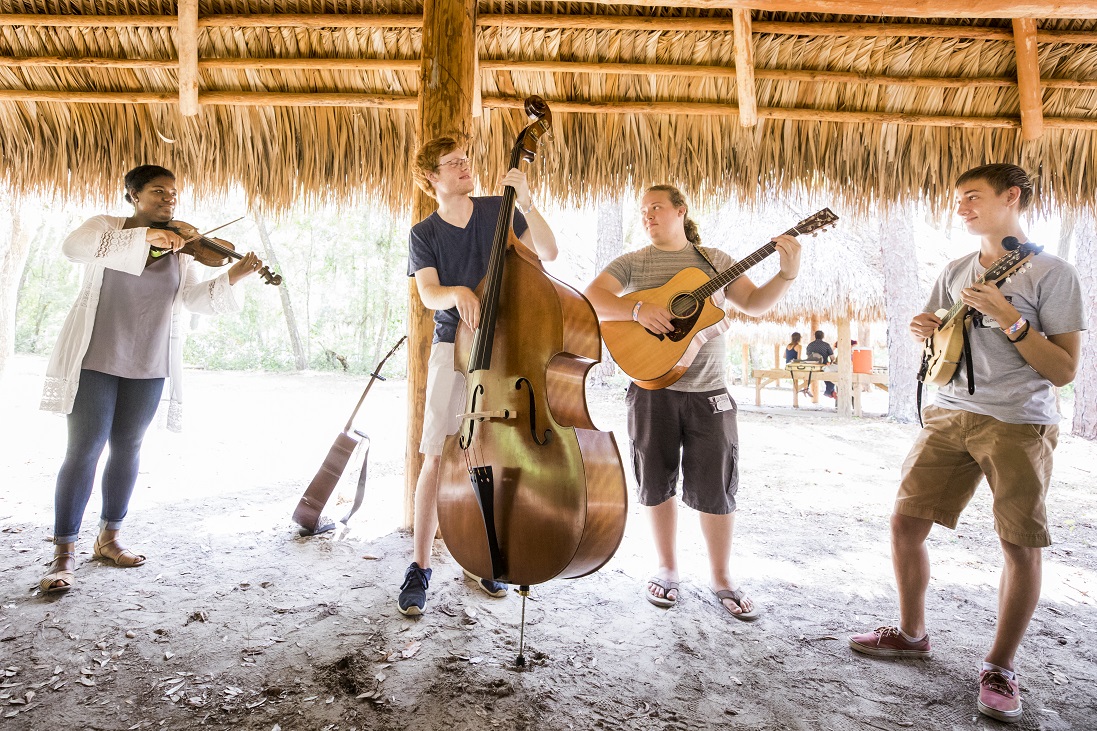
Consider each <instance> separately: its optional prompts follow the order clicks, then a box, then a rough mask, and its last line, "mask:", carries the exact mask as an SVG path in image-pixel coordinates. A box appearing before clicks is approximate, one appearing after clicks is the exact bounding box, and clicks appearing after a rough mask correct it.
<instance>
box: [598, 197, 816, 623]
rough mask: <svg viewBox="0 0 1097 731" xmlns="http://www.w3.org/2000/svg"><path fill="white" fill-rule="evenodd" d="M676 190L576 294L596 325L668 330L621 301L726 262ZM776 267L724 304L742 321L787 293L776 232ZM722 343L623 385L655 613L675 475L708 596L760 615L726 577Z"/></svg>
mask: <svg viewBox="0 0 1097 731" xmlns="http://www.w3.org/2000/svg"><path fill="white" fill-rule="evenodd" d="M688 210H689V209H688V208H687V207H686V201H685V198H684V197H683V195H682V193H681V192H680V191H679V190H678V189H677V188H674V187H672V186H669V185H656V186H654V187H652V188H649V189H648V191H647V192H646V193H645V194H644V197H643V200H642V201H641V203H640V216H641V217H642V219H643V223H644V229H645V230H646V231H647V234H648V236H649V237H650V239H651V244H652V245H651V246H647V247H644V248H643V249H640V250H638V251H634V252H632V253H629V254H625V255H624V256H621V257H618V258H617V259H615V260H613V261H612V262H610V264H609V266H607V267H606V269H605V271H603V272H602V273H601V274H599V275H598V276H597V277H596V278H595V279H594V281H593V282H591V284H590V286H588V287H587V290H586V292H585V294H586V296H587V299H589V300H590V303H591V304H592V305H593V306H594V310H595V312H597V313H598V319H599V320H602V321H627V320H634V321H636V322H639V323H640V324H641V325H643V326H644V327H645V328H647V329H648V330H649V331H651V332H653V333H669V332H672V331H673V330H674V325H673V323H672V318H673V317H674V316H673V315H672V314H671V313H670V311H668V310H667V308H666V307H663V306H662V305H660V304H659V303H657V302H643V301H633V300H630V299H626V298H623V297H621V295H623V294H626V293H629V292H635V291H637V290H645V289H650V288H653V287H660V286H662V285H663V284H665V283H667V282H669V281H670V280H671V279H672V278H673V277H674V276H675V275H676V274H678V273H679V272H681V271H682V270H684V269H686V268H687V267H695V268H698V269H703V270H706V271H711V272H712V273H713V274H716V273H717V272H722V271H724V270H725V269H727V268H728V267H730V266H731V265H732V264H733V262H732V260H731V257H729V256H728V255H727V254H725V253H724V252H722V251H720V250H719V249H713V248H708V247H705V248H704V249H703V250H702V249H701V246H700V244H701V237H700V234H699V233H698V231H697V225H696V224H695V223H694V222H693V221H692V220H691V219H690V218H689V216H688V215H687V214H688ZM773 240H774V241H775V242H776V248H777V251H778V252H779V253H780V257H781V268H780V270H779V271H778V272H777V274H775V275H774V276H773V278H771V279H770V280H769V281H768V282H766V283H765V284H762V285H760V286H757V285H755V284H754V283H753V282H751V281H750V279H748V278H747V277H745V276H740V277H739V278H737V279H735V280H733V281H732V282H731V283H730V284H728V285H727V286H726V287H724V289H723V293H724V294H725V295H726V296H727V299H728V300H730V301H731V303H732V304H734V305H735V306H736V307H738V308H739V309H740V310H742V311H743V312H745V313H746V314H748V315H752V316H755V317H757V316H758V315H761V314H763V313H764V312H766V311H767V310H769V309H770V308H771V307H773V305H775V304H776V303H777V301H778V300H779V299H781V297H782V296H783V295H784V294H785V292H786V291H787V290H788V288H789V285H790V283H791V282H792V280H793V279H795V278H796V275H797V273H798V272H799V270H800V243H799V242H798V241H797V240H796V239H795V238H793V237H792V236H789V235H781V236H777V237H776V238H774V239H773ZM725 359H726V355H725V337H724V336H723V335H720V336H718V337H716V338H713V339H712V340H709V341H708V342H706V343H705V344H704V345H702V346H701V348H700V350H698V351H697V357H696V358H694V360H693V362H692V364H691V365H690V366H689V368H688V369H687V370H686V372H685V374H684V375H683V376H682V377H681V379H679V380H677V381H676V382H674V383H673V384H671V385H669V386H667V387H665V388H658V389H655V390H650V387H649V388H640V387H638V386H637V385H636V384H635V383H633V384H631V385H630V386H629V390H628V396H627V397H626V403H627V405H628V431H629V441H630V443H631V446H632V464H633V469H634V471H635V474H636V482H637V487H638V491H639V498H640V504H641V505H644V506H647V513H648V515H649V517H650V519H651V527H652V533H653V535H654V542H655V552H656V554H657V558H658V561H659V568H658V569H657V571H656V573H655V574H654V575H653V576H652V577H651V578H650V579H648V581H647V585H646V586H645V589H644V597H645V598H646V599H647V600H648V601H649V602H651V603H652V604H654V605H656V606H659V607H671V606H673V605H675V604H677V602H678V557H677V552H676V550H675V540H676V533H677V527H678V501H677V498H676V497H675V493H676V492H677V488H678V475H679V472H681V474H682V500H683V502H685V504H686V505H688V506H689V507H691V508H693V509H694V510H697V511H698V513H700V518H701V533H702V534H703V535H704V537H705V543H706V545H707V546H708V553H709V568H710V572H711V582H712V584H711V585H712V590H713V591H714V592H715V593H716V597H717V600H718V601H719V602H720V603H721V605H722V606H723V607H724V609H725V610H727V612H728V613H730V614H731V615H732V616H733V617H735V618H736V619H742V620H752V619H755V618H756V617H758V615H759V613H760V609H759V608H758V607H757V606H756V605H755V604H754V603H753V602H752V601H751V600H750V598H748V597H746V596H744V592H743V591H742V590H741V589H740V588H738V587H737V586H736V582H735V581H734V579H733V578H732V576H731V539H732V530H733V527H734V525H735V507H736V505H735V493H736V492H737V490H738V488H739V464H738V453H739V433H738V427H737V425H736V419H735V412H736V407H735V402H734V401H733V400H732V399H731V396H730V394H728V391H727V386H726V384H725V383H724V361H725Z"/></svg>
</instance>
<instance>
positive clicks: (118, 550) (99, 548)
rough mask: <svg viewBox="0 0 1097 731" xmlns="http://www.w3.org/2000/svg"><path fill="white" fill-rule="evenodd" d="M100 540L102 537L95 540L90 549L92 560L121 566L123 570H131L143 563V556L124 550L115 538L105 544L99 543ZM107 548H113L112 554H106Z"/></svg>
mask: <svg viewBox="0 0 1097 731" xmlns="http://www.w3.org/2000/svg"><path fill="white" fill-rule="evenodd" d="M101 538H102V536H100V537H99V538H96V539H95V544H94V545H93V546H92V548H91V555H92V557H93V558H97V559H99V560H101V561H110V562H111V563H113V564H115V565H116V566H121V567H122V568H125V569H128V568H133V567H134V566H140V565H141V564H143V563H144V562H145V557H144V556H142V555H140V554H136V553H134V552H133V551H131V550H129V549H128V548H124V547H123V546H122V545H121V544H120V543H118V538H117V537H115V538H112V539H110V540H109V541H107V542H106V543H100V542H99V541H100V539H101ZM108 546H114V553H113V554H112V553H107V551H106V550H104V549H106V548H107V547H108Z"/></svg>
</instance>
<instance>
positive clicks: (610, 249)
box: [594, 198, 625, 383]
mask: <svg viewBox="0 0 1097 731" xmlns="http://www.w3.org/2000/svg"><path fill="white" fill-rule="evenodd" d="M622 208H623V206H622V205H621V199H620V198H617V199H616V200H607V201H603V202H602V205H601V206H599V207H598V245H597V247H596V248H595V250H594V252H595V253H594V272H595V276H597V275H598V274H600V273H601V272H602V270H603V269H605V268H606V267H607V266H609V263H610V262H611V261H613V260H614V259H616V258H617V257H619V256H620V255H621V254H623V253H624V251H625V225H624V212H623V210H622ZM616 372H617V364H616V363H614V362H613V356H612V355H610V353H609V350H607V349H606V348H602V362H601V363H599V364H598V365H596V366H595V367H594V377H595V379H597V380H598V381H599V382H601V383H605V382H606V380H607V379H609V378H610V377H611V376H613V374H614V373H616Z"/></svg>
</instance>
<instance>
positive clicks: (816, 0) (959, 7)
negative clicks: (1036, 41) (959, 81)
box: [595, 0, 1097, 19]
mask: <svg viewBox="0 0 1097 731" xmlns="http://www.w3.org/2000/svg"><path fill="white" fill-rule="evenodd" d="M595 2H597V3H598V4H599V5H640V6H647V7H664V8H704V9H708V10H716V9H727V8H736V9H742V10H761V11H763V12H770V13H774V12H776V13H816V14H826V15H875V16H881V17H893V18H1033V19H1036V18H1094V17H1097V2H1095V1H1094V0H1078V1H1077V2H1061V1H1060V0H1028V1H1027V2H1010V0H964V2H962V3H958V2H956V0H595Z"/></svg>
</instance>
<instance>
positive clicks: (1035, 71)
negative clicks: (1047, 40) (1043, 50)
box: [1013, 18, 1044, 140]
mask: <svg viewBox="0 0 1097 731" xmlns="http://www.w3.org/2000/svg"><path fill="white" fill-rule="evenodd" d="M1013 36H1014V41H1013V43H1014V46H1015V47H1016V49H1017V93H1018V94H1019V95H1020V97H1021V135H1022V137H1024V139H1026V140H1038V139H1040V135H1042V134H1043V133H1044V108H1043V106H1044V103H1043V94H1042V93H1041V91H1040V59H1039V57H1038V55H1037V49H1036V20H1035V19H1033V18H1014V19H1013Z"/></svg>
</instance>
